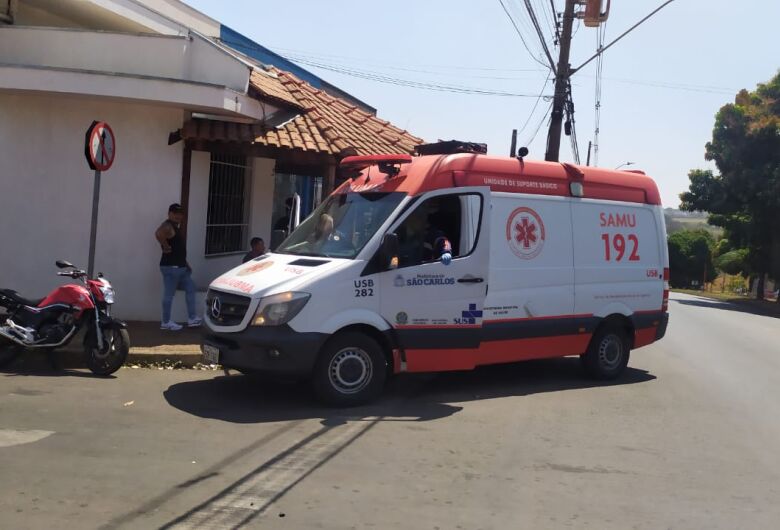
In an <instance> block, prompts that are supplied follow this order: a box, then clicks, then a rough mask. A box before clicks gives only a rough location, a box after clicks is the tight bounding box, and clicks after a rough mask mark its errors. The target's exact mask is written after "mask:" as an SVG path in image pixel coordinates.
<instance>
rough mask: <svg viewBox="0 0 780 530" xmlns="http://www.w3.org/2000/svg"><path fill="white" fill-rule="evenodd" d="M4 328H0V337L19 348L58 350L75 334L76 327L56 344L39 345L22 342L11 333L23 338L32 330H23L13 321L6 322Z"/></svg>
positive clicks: (22, 340) (31, 342)
mask: <svg viewBox="0 0 780 530" xmlns="http://www.w3.org/2000/svg"><path fill="white" fill-rule="evenodd" d="M5 323H6V325H5V326H0V336H2V337H5V338H6V339H8V340H10V341H11V342H13V343H15V344H18V345H19V346H24V347H25V348H58V347H60V346H62V345H63V344H65V343H66V342H68V341H69V340H70V338H71V337H72V336H73V334H74V333H75V332H76V327H75V326H74V327H73V328H71V330H70V332H69V333H68V334H67V335H65V338H63V339H62V340H61V341H60V342H58V343H57V344H40V343H36V342H35V341H32V340H30V341H27V340H24V339H23V338H21V337H18V336H17V335H15V334H12V333H11V332H16V333H22V334H24V335H25V336H29V335H28V334H30V333H31V332H34V330H30V329H29V328H25V327H23V326H20V325H18V324H16V323H14V321H13V320H6V322H5Z"/></svg>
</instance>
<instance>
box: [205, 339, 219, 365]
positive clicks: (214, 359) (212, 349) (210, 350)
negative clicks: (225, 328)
mask: <svg viewBox="0 0 780 530" xmlns="http://www.w3.org/2000/svg"><path fill="white" fill-rule="evenodd" d="M203 361H204V364H219V348H217V347H216V346H212V345H211V344H204V345H203Z"/></svg>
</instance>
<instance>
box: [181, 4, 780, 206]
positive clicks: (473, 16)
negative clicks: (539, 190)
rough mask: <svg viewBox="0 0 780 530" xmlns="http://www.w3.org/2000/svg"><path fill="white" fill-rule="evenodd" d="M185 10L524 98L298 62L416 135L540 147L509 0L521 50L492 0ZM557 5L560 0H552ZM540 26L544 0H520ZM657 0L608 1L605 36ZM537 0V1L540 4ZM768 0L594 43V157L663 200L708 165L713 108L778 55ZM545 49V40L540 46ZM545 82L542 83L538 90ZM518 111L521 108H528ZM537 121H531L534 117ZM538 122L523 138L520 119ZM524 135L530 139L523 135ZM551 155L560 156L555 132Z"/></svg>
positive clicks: (353, 65)
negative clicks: (639, 179)
mask: <svg viewBox="0 0 780 530" xmlns="http://www.w3.org/2000/svg"><path fill="white" fill-rule="evenodd" d="M186 1H187V3H188V4H190V5H192V6H193V7H195V8H196V9H199V10H200V11H202V12H204V13H206V14H207V15H209V16H211V17H212V18H215V19H216V20H218V21H220V22H221V23H223V24H225V25H227V26H230V27H231V28H233V29H235V30H237V31H238V32H240V33H243V34H244V35H246V36H247V37H250V38H252V39H253V40H255V41H257V42H258V43H260V44H262V45H264V46H266V47H269V48H271V49H273V50H275V51H277V52H281V53H283V54H287V55H291V56H292V55H294V56H296V57H298V58H299V59H302V60H305V61H308V62H310V63H317V64H320V65H326V66H328V67H330V68H336V69H338V70H342V71H343V70H351V71H353V72H355V71H358V72H361V73H368V74H369V75H381V76H383V77H386V78H392V79H400V80H404V81H413V82H423V83H428V84H438V85H456V86H459V87H471V88H476V89H480V90H488V91H492V92H509V93H513V94H530V95H532V96H533V97H514V96H486V95H473V94H458V93H451V92H441V91H431V90H423V89H418V88H409V87H405V86H398V85H396V84H387V83H379V82H375V81H369V80H366V79H361V78H357V77H354V76H350V75H346V74H344V73H337V72H333V71H329V70H323V69H320V68H317V67H313V66H310V65H307V64H303V63H299V64H301V66H304V67H305V68H307V69H309V70H310V71H312V72H313V73H315V74H317V75H319V76H320V77H322V78H323V79H325V80H327V81H329V82H330V83H332V84H334V85H336V86H338V87H340V88H342V89H343V90H346V91H347V92H349V93H351V94H353V95H355V96H356V97H358V98H360V99H362V100H363V101H365V102H367V103H368V104H370V105H372V106H374V107H376V108H377V109H378V115H379V116H380V117H382V118H384V119H387V120H390V121H391V122H393V123H394V124H395V125H397V126H399V127H402V128H406V129H408V130H409V131H410V132H412V133H413V134H416V135H417V136H421V137H423V138H424V139H426V140H428V141H435V140H437V139H452V138H456V139H460V140H470V141H478V142H485V143H487V144H488V149H489V152H490V153H493V154H501V155H505V154H508V151H509V142H510V136H511V131H512V129H513V128H516V129H521V128H522V127H523V124H524V123H526V121H528V124H527V126H526V128H525V130H523V131H522V132H521V133H520V134H519V145H527V146H528V147H529V149H530V151H531V154H530V156H531V157H532V158H540V159H543V158H544V151H545V136H546V134H545V133H546V126H547V122H546V121H544V122H543V121H542V120H543V115H544V113H545V112H546V111H547V108H548V106H549V103H548V102H546V101H544V100H541V101H539V103H538V105H537V107H536V110H535V112H533V113H532V112H531V111H532V108H533V106H534V103H536V101H537V97H536V96H538V94H539V93H540V92H541V90H542V85H543V83H544V81H545V78H546V76H547V71H546V70H545V69H544V68H543V67H542V66H541V65H540V64H539V63H537V62H535V60H534V56H535V57H537V58H540V59H541V58H542V55H541V48H540V45H539V40H538V38H537V37H536V35H535V34H534V33H532V27H531V25H530V21H529V17H528V14H527V12H526V11H525V7H524V6H525V4H524V2H523V1H522V0H504V3H505V4H506V5H507V7H508V9H509V11H510V13H512V14H513V16H514V18H515V20H516V21H517V23H518V24H519V28H520V30H521V33H522V34H523V35H524V36H525V39H526V41H527V42H528V44H529V47H530V49H531V52H532V53H531V54H529V52H528V51H526V49H525V48H524V47H523V44H522V42H521V40H520V37H519V36H518V35H517V33H516V32H515V29H514V28H513V27H512V25H511V23H510V21H509V19H508V18H507V16H506V14H505V13H504V11H503V10H502V7H501V4H500V3H499V0H481V1H474V0H471V1H467V0H416V1H411V0H394V1H392V2H379V1H365V0H362V1H358V0H332V1H328V2H324V1H317V0H285V1H284V2H279V1H278V0H277V1H273V2H267V1H259V0H229V1H224V0H186ZM554 2H555V6H556V8H557V9H558V10H562V9H563V0H554ZM531 3H532V5H533V6H534V8H535V9H536V12H537V14H538V17H539V20H540V23H541V24H542V26H543V29H544V30H547V29H548V28H551V24H547V22H548V19H547V18H545V15H546V16H547V17H549V18H550V19H551V18H552V14H551V8H550V5H549V0H531ZM661 3H662V2H661V0H630V1H629V0H614V1H613V2H612V4H613V5H612V10H611V14H610V18H609V21H608V23H607V26H606V42H609V41H611V40H612V39H613V38H614V37H617V36H618V35H619V34H620V33H622V32H623V31H624V30H625V29H627V28H628V27H629V26H631V25H632V24H633V23H634V22H636V21H638V20H639V19H640V18H642V17H643V16H644V15H646V14H647V13H649V12H650V11H652V10H653V9H654V8H655V7H657V6H658V5H660V4H661ZM543 8H544V11H543ZM778 20H780V2H776V1H771V2H770V1H767V0H764V1H760V0H740V1H738V2H729V1H726V0H708V1H706V2H705V1H703V0H676V1H675V2H673V3H672V4H670V5H669V6H667V7H666V8H664V9H663V10H662V11H661V12H660V13H658V14H657V15H655V16H654V17H653V18H651V19H650V20H649V21H647V22H646V23H645V24H643V25H642V26H640V27H639V28H637V29H636V30H635V31H634V32H633V33H631V34H629V35H628V36H627V37H625V38H624V39H623V40H622V41H621V42H619V43H617V44H616V45H615V46H614V47H612V48H611V49H610V50H608V51H607V52H606V53H605V55H604V63H603V81H602V95H601V123H600V136H599V144H600V151H599V160H598V162H599V165H600V166H603V167H615V166H618V165H620V164H623V163H625V162H629V161H630V162H634V163H635V165H634V166H632V168H636V169H643V170H644V171H646V172H647V173H648V174H649V175H651V176H652V177H653V178H655V180H656V181H657V182H658V185H659V187H660V189H661V194H662V197H663V201H664V205H665V206H673V207H677V205H678V203H679V200H678V198H677V195H678V194H679V193H680V192H681V191H684V190H685V189H687V180H688V179H687V173H688V170H690V169H692V168H699V167H710V165H709V164H708V163H707V162H705V160H704V144H705V143H706V142H707V141H708V140H709V139H710V137H711V132H712V126H713V122H714V116H715V113H716V112H717V111H718V109H719V108H720V107H721V106H722V105H724V104H725V103H728V102H730V101H732V100H733V97H734V94H735V93H736V91H737V90H739V89H741V88H748V89H753V88H755V85H756V84H757V83H759V82H762V81H766V80H768V79H769V78H771V77H772V76H773V75H774V74H775V73H776V72H777V70H778V68H779V67H780V60H779V59H780V54H778V51H779V49H780V46H778V42H780V41H779V40H778V36H777V35H778V33H777V31H778V30H777V21H778ZM596 42H597V31H596V30H595V29H592V28H586V27H584V26H581V27H580V28H579V29H578V30H577V32H576V34H575V36H574V40H573V43H572V61H571V63H572V65H573V66H577V65H579V64H580V63H582V62H583V61H584V60H585V59H587V58H588V57H590V55H592V54H593V53H594V51H595V48H596ZM553 54H554V56H555V57H556V60H557V50H553ZM595 81H596V79H595V61H594V62H593V63H591V64H590V65H589V66H587V67H585V68H584V69H583V70H582V71H581V72H580V73H578V74H576V75H575V76H574V78H573V80H572V83H573V93H574V104H575V111H576V112H575V118H576V131H577V136H578V140H579V148H580V153H581V157H582V161H583V163H584V161H585V156H586V151H587V147H588V141H589V140H592V139H593V132H594V130H593V129H594V105H595ZM544 93H545V94H546V95H551V94H552V87H551V84H548V85H547V88H546V90H545V91H544ZM529 116H530V119H529ZM540 124H541V126H540ZM537 129H539V132H538V133H537V134H536V136H535V138H533V136H534V132H535V131H536V130H537ZM532 138H533V140H532ZM561 160H564V161H571V160H573V158H572V154H571V147H570V144H569V139H568V138H566V137H564V139H563V141H562V145H561Z"/></svg>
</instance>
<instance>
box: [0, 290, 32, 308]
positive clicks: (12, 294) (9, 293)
mask: <svg viewBox="0 0 780 530" xmlns="http://www.w3.org/2000/svg"><path fill="white" fill-rule="evenodd" d="M0 296H5V297H6V298H8V299H10V300H13V301H14V302H16V303H18V304H21V305H27V306H31V307H38V304H40V303H41V302H43V298H37V299H30V298H25V297H24V296H22V295H20V294H19V293H17V292H16V291H14V290H13V289H0Z"/></svg>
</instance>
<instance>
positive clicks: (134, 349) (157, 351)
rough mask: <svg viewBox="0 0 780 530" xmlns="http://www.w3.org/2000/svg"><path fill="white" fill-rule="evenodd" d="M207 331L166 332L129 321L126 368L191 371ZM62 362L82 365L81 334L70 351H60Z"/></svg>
mask: <svg viewBox="0 0 780 530" xmlns="http://www.w3.org/2000/svg"><path fill="white" fill-rule="evenodd" d="M203 330H204V328H202V327H201V328H194V329H190V328H187V327H185V328H184V329H182V330H181V331H164V330H161V329H160V323H159V322H142V321H132V320H131V321H129V322H128V323H127V331H128V332H129V333H130V354H129V355H128V357H127V362H126V364H127V365H133V364H142V365H144V364H165V365H174V366H177V367H185V368H191V367H193V366H195V365H196V364H198V363H200V362H201V353H200V339H201V336H202V334H203ZM58 353H59V354H60V356H61V358H62V362H63V364H65V365H68V366H82V365H83V350H82V334H81V333H79V335H77V336H76V337H74V338H73V340H72V341H71V342H70V344H69V345H68V347H67V348H63V349H61V350H58Z"/></svg>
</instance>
